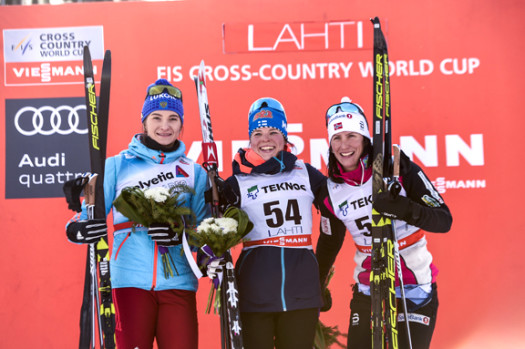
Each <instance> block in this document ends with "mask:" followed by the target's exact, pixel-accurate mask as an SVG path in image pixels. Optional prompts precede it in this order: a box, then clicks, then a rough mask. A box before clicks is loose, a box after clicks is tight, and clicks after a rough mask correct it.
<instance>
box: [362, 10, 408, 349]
mask: <svg viewBox="0 0 525 349" xmlns="http://www.w3.org/2000/svg"><path fill="white" fill-rule="evenodd" d="M372 23H373V25H374V59H373V62H374V76H373V96H374V97H373V110H374V112H373V147H374V159H373V164H372V170H373V174H372V176H373V179H372V201H373V202H375V198H376V197H377V195H378V194H379V193H381V192H382V191H385V190H391V191H392V193H393V194H394V195H397V194H398V193H399V190H400V189H401V186H400V184H399V181H398V178H399V159H400V153H399V147H397V146H396V145H394V147H393V148H394V161H393V163H392V161H391V158H392V124H391V113H390V112H391V98H390V75H389V66H388V49H387V44H386V40H385V37H384V35H383V32H382V30H381V24H380V22H379V18H378V17H375V18H374V19H372ZM385 180H386V181H388V182H389V183H390V185H389V186H388V188H387V187H386V186H385ZM400 258H401V257H400V255H399V244H398V242H397V237H396V231H395V225H394V224H392V221H391V220H390V218H388V217H386V216H384V215H382V214H381V213H379V212H378V211H377V210H376V209H375V207H374V205H372V272H371V274H370V294H371V298H372V348H373V349H378V348H389V349H395V348H398V347H399V346H398V326H397V300H396V289H395V281H396V268H397V272H398V277H399V280H400V286H401V297H402V300H403V305H404V311H405V321H406V327H407V336H408V343H409V347H410V348H412V344H411V338H410V337H411V336H410V326H409V322H408V313H407V306H406V298H405V293H404V284H403V274H402V271H401V259H400Z"/></svg>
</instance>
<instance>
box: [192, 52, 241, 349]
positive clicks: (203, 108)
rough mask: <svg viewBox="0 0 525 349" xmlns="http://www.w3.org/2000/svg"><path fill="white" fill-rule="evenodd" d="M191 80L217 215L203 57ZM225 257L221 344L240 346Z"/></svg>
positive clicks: (228, 258) (238, 322)
mask: <svg viewBox="0 0 525 349" xmlns="http://www.w3.org/2000/svg"><path fill="white" fill-rule="evenodd" d="M193 80H194V82H195V87H196V88H197V99H198V102H199V115H200V121H201V129H202V156H203V159H204V162H203V167H204V168H205V169H206V172H207V173H208V178H209V182H210V185H211V188H212V200H211V203H212V205H211V208H212V215H213V216H214V217H219V215H220V212H219V194H218V191H217V186H216V185H215V178H216V177H217V176H218V174H217V173H218V166H219V161H218V156H217V147H216V145H215V142H214V141H213V131H212V128H211V117H210V107H209V105H208V91H207V87H206V76H205V66H204V61H201V63H200V66H199V74H198V76H195V77H193ZM224 259H225V262H226V265H225V268H226V269H225V270H224V275H225V277H223V279H222V282H221V284H220V286H219V290H220V296H219V297H220V298H219V299H220V308H219V309H220V311H219V314H220V318H221V348H223V349H224V348H227V349H240V348H243V340H242V333H241V331H242V326H241V319H240V312H239V295H238V291H237V282H236V279H235V273H234V269H233V263H232V257H231V254H230V251H226V253H225V257H224Z"/></svg>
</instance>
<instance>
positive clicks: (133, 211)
mask: <svg viewBox="0 0 525 349" xmlns="http://www.w3.org/2000/svg"><path fill="white" fill-rule="evenodd" d="M183 193H192V194H193V193H194V191H193V189H192V188H190V187H188V186H187V185H185V184H182V185H176V186H172V187H170V188H169V189H168V188H164V187H155V188H149V189H144V190H142V189H140V188H137V187H127V188H124V189H122V191H121V193H120V195H119V196H118V197H117V198H116V199H115V201H113V205H114V206H115V208H116V209H117V210H118V211H119V212H120V213H122V214H123V215H124V216H126V217H127V218H129V220H130V221H131V222H133V226H134V227H135V226H137V225H139V224H140V225H143V226H145V227H149V226H151V224H153V223H167V224H169V225H170V227H171V229H172V230H173V231H175V232H176V233H177V234H182V231H183V229H184V225H185V224H184V217H186V219H188V218H189V219H190V220H191V221H192V222H193V220H194V219H195V217H194V213H193V212H192V210H191V209H190V208H189V207H185V206H181V205H182V204H183V202H182V198H180V196H181V194H183Z"/></svg>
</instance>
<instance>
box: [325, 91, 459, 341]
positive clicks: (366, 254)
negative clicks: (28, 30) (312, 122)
mask: <svg viewBox="0 0 525 349" xmlns="http://www.w3.org/2000/svg"><path fill="white" fill-rule="evenodd" d="M326 118H327V128H328V138H329V142H330V150H329V152H330V153H329V163H328V177H329V178H328V181H327V185H326V187H324V188H323V189H322V195H323V196H324V199H323V200H322V202H323V204H322V205H321V206H320V211H321V215H322V218H321V222H322V224H321V226H322V228H323V229H322V230H323V231H322V233H321V235H320V237H319V240H318V244H317V249H316V255H317V258H318V262H319V269H320V279H321V282H325V280H326V278H327V275H328V273H329V270H330V268H331V266H332V265H333V263H334V261H335V259H336V256H337V254H338V253H339V250H340V249H341V246H342V244H343V240H344V238H345V233H346V230H348V231H349V233H350V234H351V235H352V238H353V240H354V243H355V245H356V252H355V256H354V260H355V262H356V268H355V270H354V273H353V277H354V281H355V285H354V286H353V298H352V301H351V303H350V308H351V314H350V325H349V330H348V348H370V347H371V339H372V336H371V326H370V316H371V297H370V272H371V250H372V235H371V225H372V224H371V222H372V168H371V163H372V159H373V148H372V145H371V139H370V133H369V130H368V124H367V121H366V118H365V115H364V113H363V110H362V109H361V107H360V106H358V105H357V104H355V103H351V101H350V99H348V98H346V97H345V98H343V100H342V101H341V103H338V104H335V105H333V106H331V107H330V108H329V109H328V111H327V114H326ZM400 171H401V173H400V181H401V185H402V189H401V192H400V193H399V195H397V196H396V197H394V196H392V194H391V193H390V192H389V191H384V192H382V193H380V194H379V195H378V196H377V198H376V203H375V204H376V209H377V210H378V211H379V212H380V213H382V214H384V215H387V216H388V217H391V218H392V219H393V224H394V225H395V228H396V232H397V239H398V241H399V246H400V247H399V249H400V258H401V266H402V275H403V281H404V291H405V294H406V298H407V303H408V313H409V321H410V330H411V337H412V344H413V347H414V348H428V347H429V345H430V341H431V338H432V333H433V331H434V326H435V321H436V316H437V308H438V298H437V287H436V276H437V274H438V269H437V268H436V266H435V265H434V264H433V261H432V255H431V254H430V252H429V251H428V249H427V240H426V238H425V233H424V232H423V230H426V231H428V232H434V233H444V232H447V231H449V230H450V227H451V224H452V216H451V214H450V211H449V209H448V207H447V205H446V204H445V202H444V201H443V198H442V197H441V196H440V195H439V193H438V192H437V191H436V189H435V188H434V186H433V185H432V183H431V182H430V180H429V179H428V178H427V176H426V175H425V174H424V172H423V170H422V169H421V168H420V167H419V166H418V165H416V164H415V163H414V162H412V161H411V160H410V159H409V158H408V157H407V156H406V155H405V154H404V153H401V167H400ZM328 220H329V221H330V222H328V223H327V221H328ZM323 222H324V223H323ZM395 285H396V297H397V298H399V297H400V294H401V293H400V287H399V278H398V276H397V275H396V284H395ZM400 304H401V303H400ZM398 309H399V312H398V313H403V314H399V315H400V316H398V323H399V329H398V333H399V347H400V348H407V347H408V343H407V336H406V329H405V328H404V327H405V322H404V321H400V320H401V319H402V318H403V319H404V316H406V314H404V310H402V308H401V307H398Z"/></svg>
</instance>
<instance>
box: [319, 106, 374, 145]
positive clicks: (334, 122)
mask: <svg viewBox="0 0 525 349" xmlns="http://www.w3.org/2000/svg"><path fill="white" fill-rule="evenodd" d="M344 131H348V132H356V133H359V134H360V135H362V136H363V137H366V138H368V139H370V132H369V131H368V125H367V123H366V119H365V117H364V116H363V115H361V114H358V113H350V112H345V111H342V112H339V113H336V114H334V115H332V116H331V117H330V119H329V120H328V140H329V141H330V142H331V141H332V137H333V136H334V135H336V134H338V133H340V132H344Z"/></svg>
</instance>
